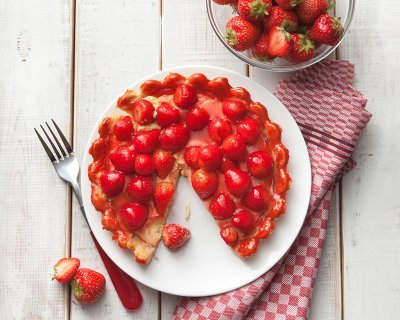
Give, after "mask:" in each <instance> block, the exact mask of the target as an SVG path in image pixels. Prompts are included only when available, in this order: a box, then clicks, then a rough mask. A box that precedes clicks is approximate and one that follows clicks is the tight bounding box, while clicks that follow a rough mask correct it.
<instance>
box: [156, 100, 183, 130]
mask: <svg viewBox="0 0 400 320" xmlns="http://www.w3.org/2000/svg"><path fill="white" fill-rule="evenodd" d="M180 118H181V116H180V113H179V110H178V109H176V108H174V107H173V106H171V105H170V104H168V103H165V102H163V103H161V105H160V106H159V107H158V109H157V116H156V122H157V123H158V125H159V126H160V127H161V128H165V127H168V126H169V125H171V124H173V123H177V122H179V120H180Z"/></svg>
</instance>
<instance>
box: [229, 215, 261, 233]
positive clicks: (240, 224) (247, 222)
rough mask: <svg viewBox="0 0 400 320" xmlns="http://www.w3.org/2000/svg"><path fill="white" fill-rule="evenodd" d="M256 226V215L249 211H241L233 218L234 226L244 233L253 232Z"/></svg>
mask: <svg viewBox="0 0 400 320" xmlns="http://www.w3.org/2000/svg"><path fill="white" fill-rule="evenodd" d="M255 224H256V220H255V218H254V215H253V214H252V213H250V212H249V211H247V210H241V211H239V212H238V213H235V214H234V216H233V217H232V225H233V226H234V227H236V228H238V229H239V230H241V231H243V232H244V233H248V232H251V231H252V230H253V229H254V227H255Z"/></svg>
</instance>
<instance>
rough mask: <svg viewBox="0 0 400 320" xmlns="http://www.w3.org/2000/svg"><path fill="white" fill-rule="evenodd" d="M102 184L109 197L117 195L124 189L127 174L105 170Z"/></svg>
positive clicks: (101, 179) (101, 180) (101, 178)
mask: <svg viewBox="0 0 400 320" xmlns="http://www.w3.org/2000/svg"><path fill="white" fill-rule="evenodd" d="M100 185H101V188H102V189H103V191H104V193H105V194H106V195H107V197H114V196H117V195H119V194H120V193H121V192H122V190H123V189H124V185H125V176H124V175H123V174H122V173H121V172H119V171H116V170H110V171H103V173H102V174H101V176H100Z"/></svg>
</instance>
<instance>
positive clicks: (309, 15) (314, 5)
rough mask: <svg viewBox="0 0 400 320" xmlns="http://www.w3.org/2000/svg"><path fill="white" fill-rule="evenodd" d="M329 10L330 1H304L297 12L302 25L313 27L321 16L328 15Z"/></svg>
mask: <svg viewBox="0 0 400 320" xmlns="http://www.w3.org/2000/svg"><path fill="white" fill-rule="evenodd" d="M328 8H329V3H328V0H303V1H302V2H301V3H300V4H299V5H298V6H297V7H296V12H297V16H298V18H299V20H300V21H301V22H302V23H304V24H306V25H309V26H311V25H312V24H313V23H314V22H315V20H317V18H318V17H319V16H320V15H321V14H324V13H326V11H327V10H328Z"/></svg>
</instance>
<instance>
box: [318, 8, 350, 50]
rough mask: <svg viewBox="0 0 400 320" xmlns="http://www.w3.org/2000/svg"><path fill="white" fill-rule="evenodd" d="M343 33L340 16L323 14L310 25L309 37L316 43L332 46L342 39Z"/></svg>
mask: <svg viewBox="0 0 400 320" xmlns="http://www.w3.org/2000/svg"><path fill="white" fill-rule="evenodd" d="M343 33H344V29H343V26H342V24H341V22H340V18H335V17H332V16H331V15H329V14H323V15H322V16H320V17H319V18H318V19H317V21H315V23H314V25H313V26H312V28H311V31H310V38H311V40H312V41H314V42H316V43H318V44H326V45H330V46H334V45H335V44H337V43H338V42H339V41H340V39H342V37H343Z"/></svg>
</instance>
